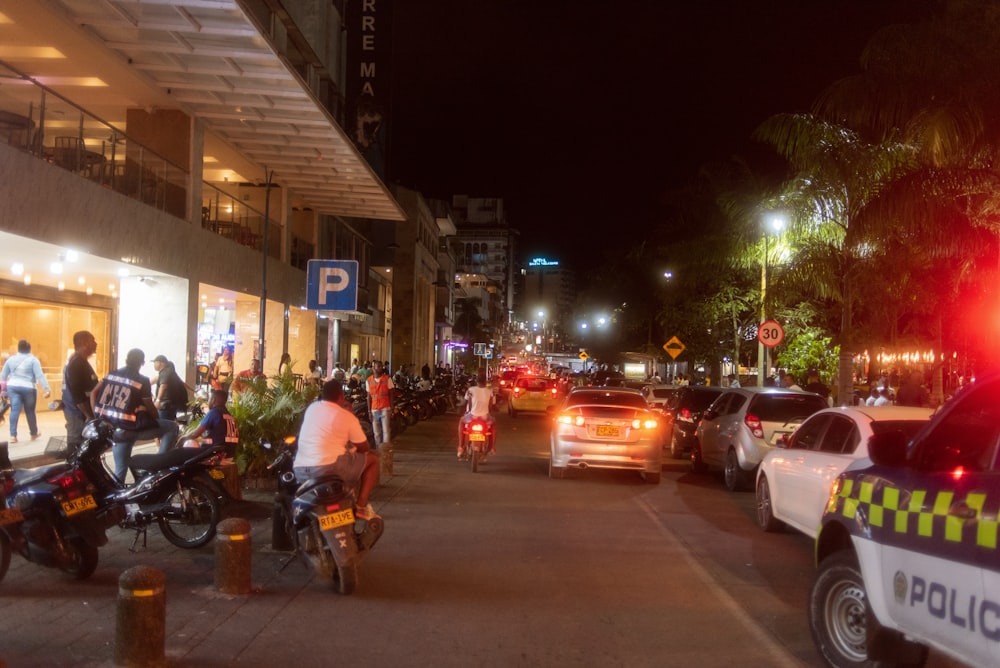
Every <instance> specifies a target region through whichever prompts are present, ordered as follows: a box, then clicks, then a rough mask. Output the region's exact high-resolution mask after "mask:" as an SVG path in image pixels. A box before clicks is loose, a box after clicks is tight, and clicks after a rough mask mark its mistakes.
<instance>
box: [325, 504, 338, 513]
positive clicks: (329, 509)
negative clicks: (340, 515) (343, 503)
mask: <svg viewBox="0 0 1000 668" xmlns="http://www.w3.org/2000/svg"><path fill="white" fill-rule="evenodd" d="M335 510H340V504H339V503H331V504H330V505H328V506H327V507H326V512H328V513H332V512H333V511H335Z"/></svg>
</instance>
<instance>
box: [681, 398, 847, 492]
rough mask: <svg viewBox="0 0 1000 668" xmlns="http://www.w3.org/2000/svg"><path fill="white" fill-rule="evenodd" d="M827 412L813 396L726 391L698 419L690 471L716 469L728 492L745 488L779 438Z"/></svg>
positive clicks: (752, 479)
mask: <svg viewBox="0 0 1000 668" xmlns="http://www.w3.org/2000/svg"><path fill="white" fill-rule="evenodd" d="M826 407H827V403H826V399H824V398H823V397H821V396H819V395H818V394H813V393H812V392H802V391H800V390H789V389H784V388H780V387H741V388H734V389H729V390H726V392H724V393H723V394H722V395H721V396H720V397H719V398H718V399H716V400H715V401H714V402H712V405H711V406H709V407H708V410H706V411H705V412H704V413H703V414H702V416H701V422H700V423H699V425H698V430H697V432H696V434H697V438H698V447H696V448H694V449H693V450H692V451H691V464H692V466H693V468H694V470H695V471H704V470H706V469H721V470H722V471H723V473H724V474H725V480H726V488H727V489H729V490H730V491H734V492H735V491H737V490H740V489H747V488H748V487H749V486H750V485H751V483H752V482H753V481H754V479H755V478H756V476H757V466H758V465H760V462H761V460H762V459H764V455H766V454H767V453H768V452H770V451H771V448H772V447H773V446H774V444H775V443H777V441H778V439H779V438H781V437H782V436H783V435H785V434H790V433H792V432H793V431H795V428H796V427H798V426H799V425H800V424H801V423H802V421H803V420H805V419H806V418H807V417H809V416H810V415H812V414H813V413H815V412H816V411H820V410H823V409H824V408H826Z"/></svg>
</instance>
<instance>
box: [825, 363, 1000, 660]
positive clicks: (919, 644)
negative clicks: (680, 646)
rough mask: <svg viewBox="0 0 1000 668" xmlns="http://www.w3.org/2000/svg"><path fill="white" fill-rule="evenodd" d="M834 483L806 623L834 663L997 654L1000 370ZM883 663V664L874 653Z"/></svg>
mask: <svg viewBox="0 0 1000 668" xmlns="http://www.w3.org/2000/svg"><path fill="white" fill-rule="evenodd" d="M868 456H869V458H870V460H871V465H869V466H866V467H862V468H858V469H857V470H852V469H851V468H848V469H847V470H846V471H845V472H844V473H842V474H841V475H840V476H839V477H838V478H837V480H836V482H835V483H834V484H833V487H832V489H831V494H830V497H829V499H828V501H827V505H826V509H825V511H824V513H823V518H822V521H821V524H820V529H819V533H818V534H817V537H816V562H817V565H818V571H817V577H816V580H815V582H814V584H813V587H812V589H811V591H810V595H809V626H810V630H811V631H812V635H813V640H814V641H815V643H816V647H817V649H818V650H819V652H820V654H821V655H822V656H823V658H824V659H825V660H826V661H827V662H828V663H829V664H830V665H833V666H846V665H852V666H854V665H874V663H871V664H869V663H867V662H869V661H870V662H878V661H885V662H888V663H886V664H884V665H896V664H908V665H922V663H923V661H924V659H925V658H926V656H927V648H928V647H933V648H934V649H936V650H938V651H940V652H942V653H944V654H947V655H948V656H950V657H952V658H954V659H957V660H959V661H961V662H964V663H967V664H970V665H977V666H979V665H981V666H987V665H993V666H995V665H1000V460H998V457H1000V375H997V376H990V377H989V378H985V379H980V380H978V381H976V382H975V383H973V384H972V385H970V386H968V387H967V388H965V389H963V390H962V391H961V392H959V393H958V394H957V395H956V397H955V398H954V399H953V400H951V401H950V402H948V403H947V404H946V405H945V406H944V407H942V409H941V410H940V411H939V412H938V413H937V414H936V415H935V416H934V418H933V419H932V420H931V421H930V422H929V423H928V424H927V425H926V426H925V427H924V428H923V429H922V430H921V431H919V432H918V433H917V434H916V435H915V436H914V437H913V438H912V440H910V441H909V442H907V437H906V436H904V435H903V434H902V432H888V433H882V434H875V435H874V436H872V437H871V440H870V441H869V443H868ZM880 665H883V664H880Z"/></svg>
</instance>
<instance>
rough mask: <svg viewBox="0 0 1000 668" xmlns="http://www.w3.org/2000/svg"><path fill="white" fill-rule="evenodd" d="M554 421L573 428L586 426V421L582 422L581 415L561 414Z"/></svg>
mask: <svg viewBox="0 0 1000 668" xmlns="http://www.w3.org/2000/svg"><path fill="white" fill-rule="evenodd" d="M556 421H557V422H559V423H561V424H568V425H572V426H574V427H582V426H583V425H584V424H586V420H584V418H583V416H582V415H570V414H568V413H563V414H561V415H560V416H559V417H557V418H556Z"/></svg>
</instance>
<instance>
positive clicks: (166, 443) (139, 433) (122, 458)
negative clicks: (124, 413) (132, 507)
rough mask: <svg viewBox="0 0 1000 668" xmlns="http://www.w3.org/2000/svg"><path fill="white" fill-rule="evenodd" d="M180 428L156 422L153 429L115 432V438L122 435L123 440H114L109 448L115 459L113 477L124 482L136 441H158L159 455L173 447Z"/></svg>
mask: <svg viewBox="0 0 1000 668" xmlns="http://www.w3.org/2000/svg"><path fill="white" fill-rule="evenodd" d="M179 433H180V428H179V427H178V426H177V423H176V422H171V421H169V420H157V421H156V426H155V427H147V428H146V429H138V430H135V431H131V430H128V429H120V430H117V431H116V434H115V435H116V436H117V435H119V434H124V438H123V440H120V441H119V440H116V441H115V443H114V446H113V447H112V448H111V453H112V454H113V455H114V458H115V477H116V478H118V480H119V482H125V474H126V473H128V464H129V461H131V459H132V448H133V447H135V443H136V441H151V440H152V439H154V438H159V439H160V451H159V454H161V455H162V454H163V453H165V452H167V451H168V450H170V449H171V448H173V447H174V443H176V442H177V436H178V434H179Z"/></svg>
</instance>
